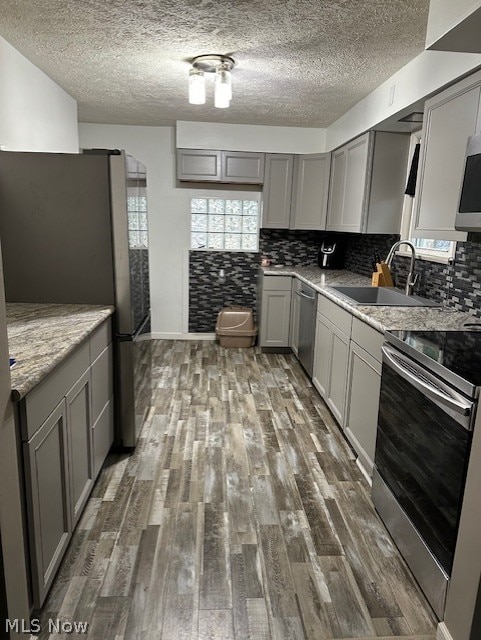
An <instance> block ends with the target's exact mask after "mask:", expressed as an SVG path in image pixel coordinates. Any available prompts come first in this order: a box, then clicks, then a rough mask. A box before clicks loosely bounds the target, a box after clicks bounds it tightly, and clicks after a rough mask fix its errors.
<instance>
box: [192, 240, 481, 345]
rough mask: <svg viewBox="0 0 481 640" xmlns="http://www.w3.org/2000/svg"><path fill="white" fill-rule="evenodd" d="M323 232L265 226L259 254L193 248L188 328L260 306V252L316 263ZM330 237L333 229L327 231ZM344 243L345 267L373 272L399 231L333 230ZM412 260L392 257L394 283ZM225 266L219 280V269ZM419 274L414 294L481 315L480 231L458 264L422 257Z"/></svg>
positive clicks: (462, 247) (288, 261)
mask: <svg viewBox="0 0 481 640" xmlns="http://www.w3.org/2000/svg"><path fill="white" fill-rule="evenodd" d="M326 235H327V234H326V232H323V231H311V232H308V231H306V232H304V231H303V232H299V231H288V230H286V231H284V230H277V229H276V230H271V229H263V230H261V234H260V245H259V248H260V251H259V253H243V252H236V253H229V252H225V253H224V252H218V251H212V252H209V251H191V252H190V267H189V277H190V290H189V304H190V306H189V331H190V332H193V333H196V332H212V331H214V329H215V322H216V319H217V313H218V312H219V310H220V309H222V307H224V306H227V305H230V304H240V305H245V306H249V307H252V308H253V309H254V312H255V310H256V308H257V279H256V276H257V267H258V265H259V262H260V258H261V256H263V257H267V258H269V259H270V260H271V262H272V264H284V265H286V266H293V265H303V266H307V265H312V264H316V263H317V252H318V250H319V246H320V244H321V242H322V239H323V238H324V237H325V236H326ZM329 235H330V236H331V235H333V234H329ZM335 235H336V236H339V238H340V239H341V240H343V241H344V242H345V246H346V252H345V263H344V268H345V269H347V270H349V271H353V272H355V273H359V274H360V275H365V276H370V274H371V255H372V253H373V252H374V251H378V252H379V253H380V255H381V256H382V257H385V256H386V255H387V253H388V251H389V249H390V247H391V246H392V245H393V244H394V242H396V240H398V239H399V236H398V235H377V234H376V235H360V234H355V233H349V234H335ZM408 267H409V259H408V258H403V257H399V256H397V257H396V258H395V259H394V261H393V275H394V280H395V284H396V286H398V287H400V288H404V286H405V282H406V276H407V272H408ZM221 268H223V269H224V271H225V281H223V282H222V281H220V280H219V277H218V273H219V270H220V269H221ZM415 271H416V273H419V279H418V284H417V285H416V290H415V293H417V294H419V295H422V296H425V297H427V298H430V299H434V300H436V301H437V302H443V303H444V304H446V305H447V306H449V307H452V308H454V309H457V310H460V311H468V312H469V313H471V314H472V315H474V316H477V317H481V233H476V234H474V233H470V234H469V236H468V240H467V242H458V244H457V250H456V256H455V262H454V265H452V266H450V265H445V264H440V263H435V262H428V261H425V260H418V261H417V263H416V269H415Z"/></svg>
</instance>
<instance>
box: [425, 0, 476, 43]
mask: <svg viewBox="0 0 481 640" xmlns="http://www.w3.org/2000/svg"><path fill="white" fill-rule="evenodd" d="M479 7H481V0H431V2H430V3H429V16H428V26H427V30H426V47H430V46H431V45H432V44H433V43H434V42H436V40H438V38H440V37H441V36H442V35H444V34H445V33H446V32H447V31H449V30H450V29H452V28H453V27H454V26H456V25H457V24H458V23H459V22H461V20H464V18H466V17H467V16H469V15H470V14H471V13H472V12H473V11H475V10H476V9H479Z"/></svg>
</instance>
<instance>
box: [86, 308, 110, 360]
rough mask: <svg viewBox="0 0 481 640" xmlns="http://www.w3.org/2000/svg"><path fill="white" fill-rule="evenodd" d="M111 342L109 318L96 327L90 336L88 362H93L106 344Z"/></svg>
mask: <svg viewBox="0 0 481 640" xmlns="http://www.w3.org/2000/svg"><path fill="white" fill-rule="evenodd" d="M111 342H112V323H111V321H110V318H109V319H108V320H107V321H106V322H104V323H102V324H101V325H100V327H97V329H95V331H94V332H93V333H92V335H91V336H90V362H93V361H94V360H95V359H96V358H98V357H99V355H100V354H101V353H102V351H103V350H104V349H105V347H106V346H107V345H109V344H110V343H111Z"/></svg>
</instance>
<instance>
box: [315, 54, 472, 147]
mask: <svg viewBox="0 0 481 640" xmlns="http://www.w3.org/2000/svg"><path fill="white" fill-rule="evenodd" d="M479 66H481V55H479V54H474V53H451V52H446V51H424V52H423V53H421V54H420V55H419V56H417V58H414V60H412V61H411V62H409V63H408V64H407V65H406V66H404V67H403V68H402V69H401V70H400V71H398V72H397V73H395V74H394V75H393V76H391V77H390V78H389V80H386V82H384V83H383V84H381V85H380V86H379V87H378V88H377V89H375V90H374V91H372V92H371V93H370V94H369V95H368V96H366V98H364V99H363V100H361V101H360V102H358V103H357V104H356V105H355V106H354V107H352V109H350V110H349V111H347V112H346V113H345V114H344V115H343V116H341V117H340V118H339V119H338V120H336V122H334V123H333V124H332V125H330V126H329V127H328V129H327V132H326V150H327V151H331V150H332V149H335V148H336V147H339V146H340V145H342V144H344V143H345V142H347V141H348V140H351V139H352V138H355V137H356V136H357V135H359V134H361V133H363V132H364V131H367V130H368V129H372V128H373V127H375V126H376V125H377V124H379V123H380V122H383V121H384V120H385V119H386V118H389V117H390V116H393V115H395V114H396V113H398V112H399V111H401V109H404V108H406V107H409V106H410V105H412V104H413V103H415V102H417V101H418V100H422V99H425V98H427V97H428V96H429V95H431V94H433V93H437V92H438V91H440V90H441V88H442V87H444V86H446V85H447V84H449V83H451V82H453V81H454V80H456V79H457V78H458V77H460V76H462V75H465V74H467V73H469V72H471V71H474V70H475V69H476V68H478V67H479ZM392 87H394V96H393V98H394V99H393V101H392V104H390V102H391V92H392Z"/></svg>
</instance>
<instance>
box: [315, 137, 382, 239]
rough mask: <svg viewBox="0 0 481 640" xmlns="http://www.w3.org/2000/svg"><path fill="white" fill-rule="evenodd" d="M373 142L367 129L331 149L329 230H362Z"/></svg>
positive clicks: (356, 231) (365, 211)
mask: <svg viewBox="0 0 481 640" xmlns="http://www.w3.org/2000/svg"><path fill="white" fill-rule="evenodd" d="M373 146H374V134H373V132H368V133H365V134H364V135H362V136H359V137H358V138H356V139H355V140H352V142H349V143H348V144H346V145H344V147H341V148H340V149H338V150H337V151H335V152H334V153H333V167H332V178H331V196H330V198H331V202H330V205H329V218H328V222H327V229H328V230H329V231H350V232H354V233H360V232H361V231H362V230H363V223H364V217H365V216H366V214H367V205H368V196H369V193H368V186H369V180H370V169H371V166H370V165H371V160H372V151H373Z"/></svg>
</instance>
